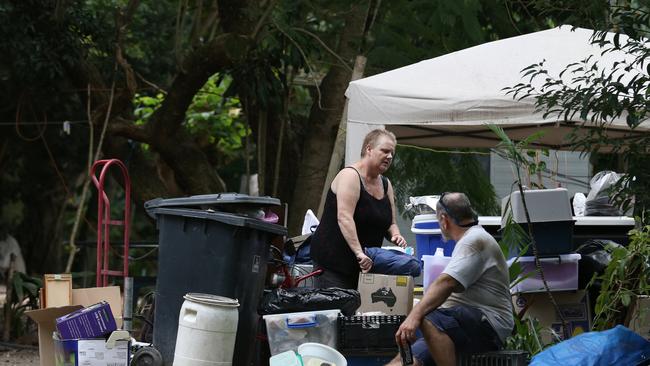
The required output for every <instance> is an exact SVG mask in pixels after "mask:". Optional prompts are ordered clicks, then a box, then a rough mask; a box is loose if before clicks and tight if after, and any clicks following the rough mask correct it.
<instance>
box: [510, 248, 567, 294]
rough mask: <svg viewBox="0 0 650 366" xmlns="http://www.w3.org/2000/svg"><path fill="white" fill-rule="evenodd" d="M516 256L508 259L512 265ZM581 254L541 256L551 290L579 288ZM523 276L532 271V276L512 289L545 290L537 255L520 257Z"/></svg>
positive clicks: (526, 290) (512, 290) (513, 290)
mask: <svg viewBox="0 0 650 366" xmlns="http://www.w3.org/2000/svg"><path fill="white" fill-rule="evenodd" d="M514 260H515V259H514V258H512V259H510V260H509V261H508V265H509V266H510V265H512V263H513V262H514ZM579 260H580V254H562V255H558V256H554V257H549V258H540V263H541V266H542V270H543V271H544V277H545V278H546V282H547V283H548V287H549V289H550V290H551V291H571V290H577V289H578V261H579ZM519 263H521V269H522V273H521V275H522V276H525V275H526V274H528V273H530V276H529V277H528V278H526V279H525V280H523V281H521V282H519V283H518V284H517V285H516V286H515V287H513V288H512V289H511V290H510V291H511V292H512V293H517V292H541V291H545V290H544V283H543V282H542V277H541V276H540V274H539V272H538V271H537V268H536V267H535V257H520V258H519Z"/></svg>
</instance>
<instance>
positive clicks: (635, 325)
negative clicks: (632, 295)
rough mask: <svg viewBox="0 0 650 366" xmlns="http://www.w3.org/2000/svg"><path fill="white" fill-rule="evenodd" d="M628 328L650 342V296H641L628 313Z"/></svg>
mask: <svg viewBox="0 0 650 366" xmlns="http://www.w3.org/2000/svg"><path fill="white" fill-rule="evenodd" d="M626 324H627V327H628V328H630V329H631V330H632V331H633V332H636V333H637V334H639V335H640V336H641V337H643V338H645V339H647V340H649V341H650V296H639V297H638V298H637V299H636V300H635V301H634V304H632V306H631V307H630V311H629V312H628V319H627V321H626Z"/></svg>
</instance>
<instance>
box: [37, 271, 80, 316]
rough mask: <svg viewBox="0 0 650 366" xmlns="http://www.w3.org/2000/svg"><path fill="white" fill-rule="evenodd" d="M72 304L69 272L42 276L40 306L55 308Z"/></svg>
mask: <svg viewBox="0 0 650 366" xmlns="http://www.w3.org/2000/svg"><path fill="white" fill-rule="evenodd" d="M71 304H72V275H71V274H70V273H62V274H46V275H44V276H43V299H42V301H41V307H42V308H55V307H60V306H68V305H71Z"/></svg>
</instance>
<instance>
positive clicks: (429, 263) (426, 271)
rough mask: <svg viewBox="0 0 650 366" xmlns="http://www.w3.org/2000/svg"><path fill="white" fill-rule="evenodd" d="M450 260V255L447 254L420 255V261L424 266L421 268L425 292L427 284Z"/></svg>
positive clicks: (438, 274)
mask: <svg viewBox="0 0 650 366" xmlns="http://www.w3.org/2000/svg"><path fill="white" fill-rule="evenodd" d="M450 261H451V257H448V256H439V255H423V256H422V262H423V263H424V268H423V269H422V288H423V289H424V292H426V291H427V288H428V287H429V285H430V284H431V283H432V282H433V281H435V280H436V278H438V276H440V274H441V273H442V271H444V270H445V267H447V264H449V262H450Z"/></svg>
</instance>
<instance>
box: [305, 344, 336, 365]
mask: <svg viewBox="0 0 650 366" xmlns="http://www.w3.org/2000/svg"><path fill="white" fill-rule="evenodd" d="M298 353H299V354H300V356H301V357H302V361H303V363H304V364H305V366H308V365H309V366H311V365H322V362H321V361H324V362H325V363H329V364H331V365H336V366H348V361H347V360H346V359H345V357H343V355H342V354H340V353H339V351H337V350H335V349H334V348H332V347H329V346H326V345H324V344H320V343H303V344H301V345H300V346H299V347H298ZM312 359H314V361H316V360H317V361H318V362H311V360H312Z"/></svg>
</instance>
